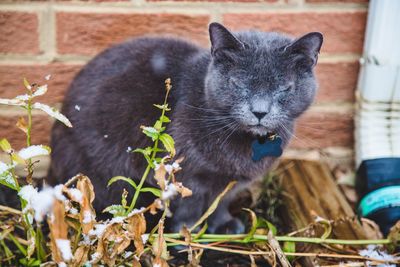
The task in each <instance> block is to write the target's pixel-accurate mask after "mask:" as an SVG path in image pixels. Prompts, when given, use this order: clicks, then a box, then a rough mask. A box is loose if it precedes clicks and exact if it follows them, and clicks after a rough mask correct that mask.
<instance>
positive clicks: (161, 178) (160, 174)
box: [154, 163, 167, 191]
mask: <svg viewBox="0 0 400 267" xmlns="http://www.w3.org/2000/svg"><path fill="white" fill-rule="evenodd" d="M166 174H167V170H166V169H165V165H164V163H160V164H159V165H158V166H157V167H156V169H155V174H154V179H156V181H157V184H158V186H159V187H160V188H161V190H162V191H164V190H165V186H166V180H165V178H166V177H165V176H166Z"/></svg>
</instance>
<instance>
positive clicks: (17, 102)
mask: <svg viewBox="0 0 400 267" xmlns="http://www.w3.org/2000/svg"><path fill="white" fill-rule="evenodd" d="M0 104H3V105H10V106H20V107H25V106H26V103H25V102H24V101H22V100H20V99H6V98H0Z"/></svg>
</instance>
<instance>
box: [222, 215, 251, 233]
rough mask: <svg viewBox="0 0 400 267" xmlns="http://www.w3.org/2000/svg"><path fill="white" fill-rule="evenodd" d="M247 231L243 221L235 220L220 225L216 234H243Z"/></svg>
mask: <svg viewBox="0 0 400 267" xmlns="http://www.w3.org/2000/svg"><path fill="white" fill-rule="evenodd" d="M244 231H245V226H244V224H243V223H242V221H241V220H239V219H237V218H233V219H231V220H229V221H227V222H225V223H224V224H221V225H219V226H218V227H217V228H216V230H215V233H217V234H243V233H244Z"/></svg>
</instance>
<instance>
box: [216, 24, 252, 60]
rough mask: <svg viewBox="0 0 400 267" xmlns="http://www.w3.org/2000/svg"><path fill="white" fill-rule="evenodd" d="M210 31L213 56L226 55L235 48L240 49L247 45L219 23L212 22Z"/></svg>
mask: <svg viewBox="0 0 400 267" xmlns="http://www.w3.org/2000/svg"><path fill="white" fill-rule="evenodd" d="M209 32H210V41H211V55H212V56H213V57H219V56H222V55H224V54H225V52H234V51H235V50H240V49H243V48H244V47H245V46H244V44H243V43H242V42H241V41H240V40H239V39H237V38H236V37H235V36H234V35H233V34H232V33H231V32H230V31H229V30H228V29H226V28H225V27H224V26H222V25H221V24H219V23H216V22H213V23H211V24H210V27H209Z"/></svg>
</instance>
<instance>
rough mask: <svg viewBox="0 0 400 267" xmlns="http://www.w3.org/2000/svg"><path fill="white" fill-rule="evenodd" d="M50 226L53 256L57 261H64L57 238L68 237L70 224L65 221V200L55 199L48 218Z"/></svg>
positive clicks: (64, 238)
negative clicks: (51, 212)
mask: <svg viewBox="0 0 400 267" xmlns="http://www.w3.org/2000/svg"><path fill="white" fill-rule="evenodd" d="M47 222H48V224H49V228H50V242H51V252H52V258H53V260H54V261H55V262H57V263H60V262H64V259H63V258H62V254H61V251H60V250H59V248H58V246H57V240H58V239H63V240H66V239H68V236H67V235H68V224H67V223H66V221H65V208H64V203H63V201H60V200H55V201H54V205H53V214H52V216H49V217H48V219H47Z"/></svg>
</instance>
